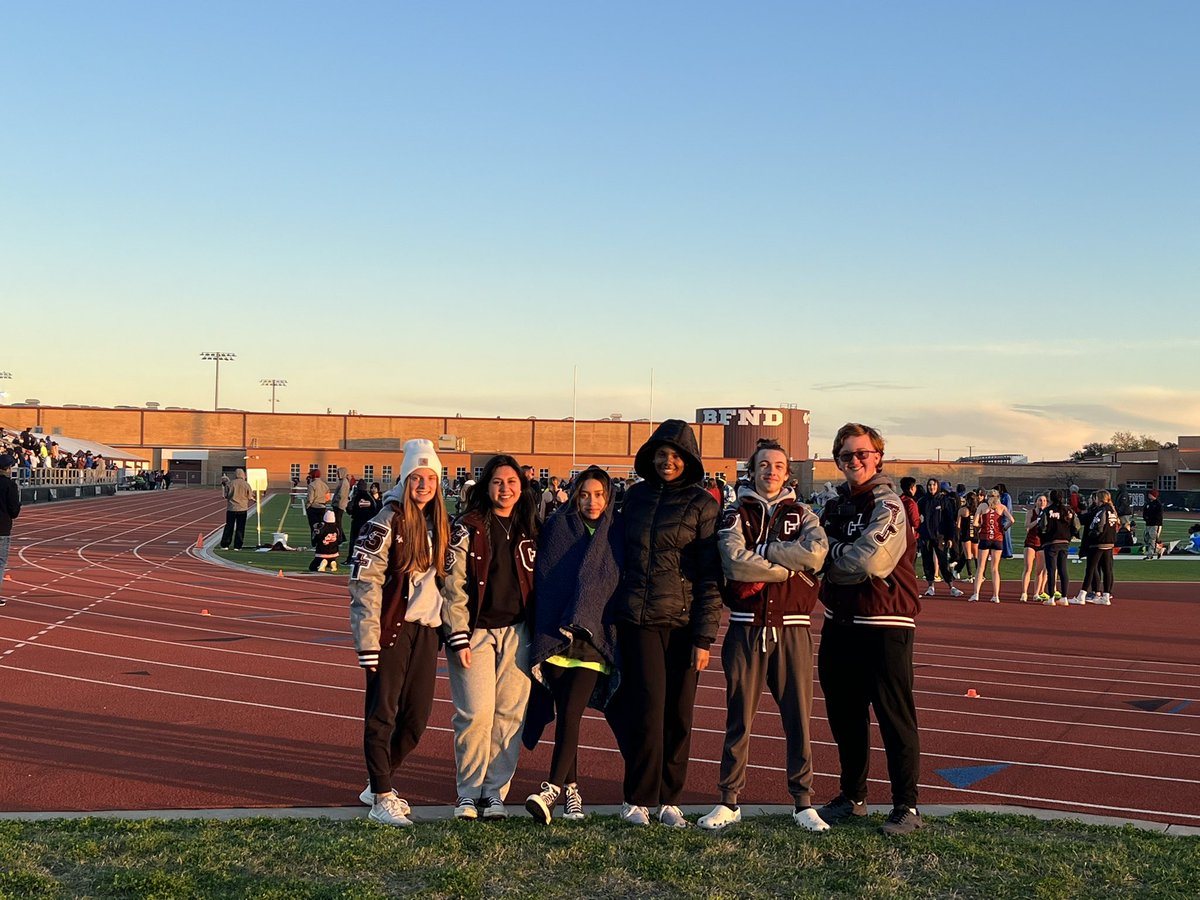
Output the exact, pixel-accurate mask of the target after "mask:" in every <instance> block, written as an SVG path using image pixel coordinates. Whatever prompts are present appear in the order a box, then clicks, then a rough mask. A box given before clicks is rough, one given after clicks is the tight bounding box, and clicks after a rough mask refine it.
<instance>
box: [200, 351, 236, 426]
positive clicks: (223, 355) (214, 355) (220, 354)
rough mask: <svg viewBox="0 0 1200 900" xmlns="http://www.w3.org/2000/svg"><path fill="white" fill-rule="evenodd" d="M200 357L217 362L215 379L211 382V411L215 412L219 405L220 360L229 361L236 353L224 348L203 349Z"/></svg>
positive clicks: (234, 357)
mask: <svg viewBox="0 0 1200 900" xmlns="http://www.w3.org/2000/svg"><path fill="white" fill-rule="evenodd" d="M200 358H201V359H208V360H212V361H213V362H215V363H216V364H217V366H216V369H217V372H216V380H215V382H214V384H213V411H214V412H215V411H216V410H217V409H219V408H220V406H221V360H225V361H230V360H234V359H237V354H236V353H228V352H226V351H224V350H205V351H204V352H203V353H201V354H200Z"/></svg>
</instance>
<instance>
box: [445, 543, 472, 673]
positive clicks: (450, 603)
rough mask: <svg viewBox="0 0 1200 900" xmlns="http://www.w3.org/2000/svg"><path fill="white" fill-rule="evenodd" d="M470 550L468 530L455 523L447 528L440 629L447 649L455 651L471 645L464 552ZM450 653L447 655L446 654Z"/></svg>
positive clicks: (466, 553)
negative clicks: (448, 544) (447, 558)
mask: <svg viewBox="0 0 1200 900" xmlns="http://www.w3.org/2000/svg"><path fill="white" fill-rule="evenodd" d="M470 549H471V532H470V529H468V528H467V526H466V525H463V524H462V523H461V522H456V523H455V524H454V526H453V527H452V528H451V530H450V550H449V553H448V555H449V557H450V559H449V564H448V565H447V566H446V582H445V584H443V585H442V599H443V600H445V603H444V604H443V605H442V629H443V632H444V633H445V635H446V648H447V650H448V651H450V652H454V653H457V652H458V651H459V650H462V649H463V648H465V647H468V646H470V643H471V631H470V628H469V625H470V613H469V611H468V608H467V555H468V554H469V552H470ZM447 655H449V654H447Z"/></svg>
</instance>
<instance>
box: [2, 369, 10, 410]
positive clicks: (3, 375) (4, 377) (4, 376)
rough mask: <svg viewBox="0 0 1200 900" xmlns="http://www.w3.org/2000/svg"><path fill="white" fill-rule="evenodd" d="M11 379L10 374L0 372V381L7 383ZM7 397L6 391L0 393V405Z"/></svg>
mask: <svg viewBox="0 0 1200 900" xmlns="http://www.w3.org/2000/svg"><path fill="white" fill-rule="evenodd" d="M11 378H12V372H0V381H8V380H10V379H11ZM7 397H8V391H0V403H3V402H4V401H5V399H6V398H7Z"/></svg>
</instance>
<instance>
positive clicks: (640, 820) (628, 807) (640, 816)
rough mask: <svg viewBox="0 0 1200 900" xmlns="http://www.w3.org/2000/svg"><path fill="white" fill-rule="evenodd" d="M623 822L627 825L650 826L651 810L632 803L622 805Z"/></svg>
mask: <svg viewBox="0 0 1200 900" xmlns="http://www.w3.org/2000/svg"><path fill="white" fill-rule="evenodd" d="M621 821H622V822H624V823H625V824H626V825H649V824H650V810H648V809H646V807H644V806H634V805H633V804H632V803H622V804H621Z"/></svg>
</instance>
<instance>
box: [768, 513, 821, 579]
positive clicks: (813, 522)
mask: <svg viewBox="0 0 1200 900" xmlns="http://www.w3.org/2000/svg"><path fill="white" fill-rule="evenodd" d="M828 553H829V538H828V537H826V535H825V529H824V528H822V527H821V520H820V519H818V518H817V515H816V513H814V512H813V511H812V510H811V509H809V508H808V507H807V506H806V507H804V516H803V519H802V521H801V525H800V534H799V536H797V537H796V538H795V539H794V540H790V541H772V542H771V543H769V544H767V559H769V560H770V561H771V562H773V563H775V564H776V565H780V566H783V567H784V568H785V569H787V570H788V571H789V573H791V572H804V571H808V572H820V571H821V566H823V565H825V557H826V556H827V555H828Z"/></svg>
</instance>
